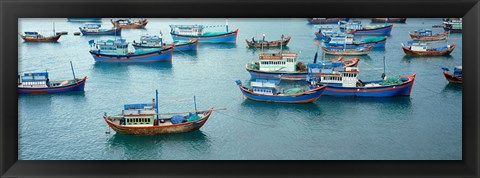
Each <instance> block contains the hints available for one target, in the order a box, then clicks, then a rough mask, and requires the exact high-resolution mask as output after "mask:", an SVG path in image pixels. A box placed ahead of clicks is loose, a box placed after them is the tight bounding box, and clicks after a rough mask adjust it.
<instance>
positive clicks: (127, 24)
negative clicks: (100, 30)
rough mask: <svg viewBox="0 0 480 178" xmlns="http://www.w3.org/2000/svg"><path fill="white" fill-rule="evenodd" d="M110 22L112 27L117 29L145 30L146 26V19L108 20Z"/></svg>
mask: <svg viewBox="0 0 480 178" xmlns="http://www.w3.org/2000/svg"><path fill="white" fill-rule="evenodd" d="M110 22H112V24H113V26H114V27H117V28H145V26H147V24H148V20H147V19H140V20H138V21H135V22H133V21H131V20H130V19H118V20H115V21H114V20H113V19H110Z"/></svg>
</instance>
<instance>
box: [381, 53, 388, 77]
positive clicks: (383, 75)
mask: <svg viewBox="0 0 480 178" xmlns="http://www.w3.org/2000/svg"><path fill="white" fill-rule="evenodd" d="M385 76H387V75H386V74H385V56H383V74H382V79H384V80H385Z"/></svg>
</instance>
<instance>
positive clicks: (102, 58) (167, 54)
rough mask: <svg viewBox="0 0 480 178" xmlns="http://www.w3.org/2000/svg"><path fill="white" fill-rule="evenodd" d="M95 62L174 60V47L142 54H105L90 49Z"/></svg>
mask: <svg viewBox="0 0 480 178" xmlns="http://www.w3.org/2000/svg"><path fill="white" fill-rule="evenodd" d="M90 54H91V55H92V57H93V58H94V59H95V62H172V55H173V48H169V49H166V50H160V51H156V52H152V53H147V54H141V55H118V56H116V55H104V54H97V53H95V52H92V51H90Z"/></svg>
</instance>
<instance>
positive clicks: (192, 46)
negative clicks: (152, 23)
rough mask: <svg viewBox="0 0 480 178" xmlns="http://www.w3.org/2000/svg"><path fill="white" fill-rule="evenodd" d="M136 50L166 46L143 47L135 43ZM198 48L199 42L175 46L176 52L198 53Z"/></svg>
mask: <svg viewBox="0 0 480 178" xmlns="http://www.w3.org/2000/svg"><path fill="white" fill-rule="evenodd" d="M132 46H133V47H135V48H163V47H164V46H142V45H140V44H138V43H133V44H132ZM165 46H171V44H166V45H165ZM197 47H198V41H197V40H195V41H192V42H189V43H186V44H181V45H174V49H175V51H196V50H197Z"/></svg>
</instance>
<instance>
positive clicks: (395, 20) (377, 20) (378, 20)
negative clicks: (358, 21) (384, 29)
mask: <svg viewBox="0 0 480 178" xmlns="http://www.w3.org/2000/svg"><path fill="white" fill-rule="evenodd" d="M406 21H407V18H372V23H385V22H387V23H405V22H406Z"/></svg>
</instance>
